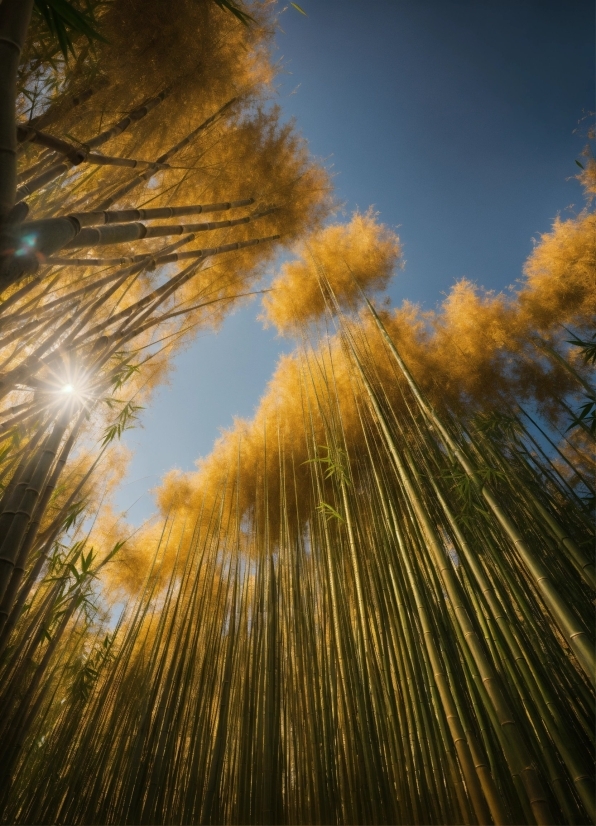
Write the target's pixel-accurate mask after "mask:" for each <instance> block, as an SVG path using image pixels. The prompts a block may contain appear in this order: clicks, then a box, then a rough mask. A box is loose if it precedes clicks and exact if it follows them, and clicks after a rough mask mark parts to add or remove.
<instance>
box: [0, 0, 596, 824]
mask: <svg viewBox="0 0 596 826" xmlns="http://www.w3.org/2000/svg"><path fill="white" fill-rule="evenodd" d="M366 5H367V4H362V14H366V10H365V6H366ZM562 5H564V4H562ZM166 6H167V7H168V9H169V11H168V14H167V15H165V16H164V13H163V12H164V8H165V7H166ZM282 11H284V13H285V14H287V15H295V17H296V20H297V21H300V20H301V19H302V15H305V14H306V11H305V10H304V9H303V8H302V7H301V6H299V5H297V4H293V3H292V4H290V5H289V7H288V8H287V10H284V9H282V7H281V6H280V5H279V4H278V3H276V2H274V0H250V2H249V0H247V2H244V3H241V2H239V0H238V2H236V0H234V2H232V0H169V2H168V3H165V2H159V0H143V2H141V0H1V2H0V293H1V295H0V399H1V404H0V675H1V678H0V707H1V713H0V755H1V757H0V822H2V823H6V824H99V825H100V826H101V825H102V824H180V825H181V826H183V824H265V825H266V824H288V826H289V825H290V824H338V826H339V825H343V824H346V825H347V824H404V825H405V826H407V824H438V825H439V826H440V824H495V826H497V824H511V826H515V824H532V825H533V824H537V825H538V826H541V825H542V824H591V823H596V806H595V766H594V758H595V753H594V745H595V732H596V720H595V708H596V706H595V696H594V688H595V676H596V675H595V635H594V630H595V622H594V606H595V604H596V599H595V597H596V594H595V593H594V591H595V589H596V570H595V564H594V563H595V544H594V533H595V530H594V508H595V498H594V497H595V493H594V490H595V476H594V464H595V462H594V455H595V454H594V440H595V437H596V382H595V373H594V369H595V367H596V326H595V318H596V213H595V212H594V207H593V204H594V198H595V197H596V160H594V157H593V155H592V154H591V151H592V150H591V149H590V141H593V139H594V132H593V128H588V127H587V128H586V132H585V141H584V144H585V145H586V148H585V150H584V154H583V155H582V156H581V158H580V160H578V161H577V166H575V167H574V171H573V172H572V173H571V174H572V175H574V176H575V177H576V178H577V179H578V181H579V184H580V185H581V187H582V196H581V197H582V198H583V202H582V203H581V204H580V205H579V207H576V209H575V211H574V212H573V213H569V212H567V213H561V214H560V215H559V217H556V218H554V219H553V220H552V223H551V225H550V227H549V229H548V230H547V231H545V232H543V233H541V235H540V236H539V237H538V238H537V239H536V242H535V244H534V246H533V248H532V251H531V252H530V254H529V256H528V257H527V259H526V261H525V263H524V264H523V272H522V271H521V270H520V272H519V273H514V274H513V275H512V276H511V280H513V279H515V278H518V280H517V282H516V284H515V286H514V287H513V288H512V289H511V290H510V291H509V292H498V291H494V290H493V291H491V290H483V289H482V288H481V287H479V286H478V285H477V284H476V283H475V282H473V281H472V280H470V279H467V278H464V279H460V280H458V281H457V283H455V284H453V286H452V287H451V289H450V291H449V292H448V293H447V294H445V295H444V296H443V298H442V300H441V302H440V304H438V305H437V306H436V307H435V309H427V308H426V309H425V308H424V307H421V306H420V305H418V304H415V303H413V302H410V301H403V302H401V303H400V304H398V305H395V306H393V305H392V304H391V302H390V301H389V300H388V299H387V298H386V291H387V290H388V289H389V288H390V286H391V284H392V283H393V279H394V277H395V276H396V274H397V273H398V272H400V271H401V270H402V269H403V268H404V266H405V252H404V245H403V242H402V240H400V237H399V235H398V234H397V232H396V230H395V228H393V227H391V226H390V225H389V224H388V223H386V222H384V220H383V216H382V215H381V214H379V213H377V212H376V211H375V210H374V209H372V208H370V209H367V208H366V207H365V208H362V209H358V210H354V211H350V212H349V213H347V212H345V211H344V212H343V213H342V211H341V209H340V206H341V205H340V204H339V199H338V197H337V195H336V193H335V190H334V187H335V182H334V174H333V173H332V171H331V169H330V166H329V164H327V163H326V162H324V161H321V160H318V159H317V158H316V157H315V156H314V155H313V154H312V153H311V152H310V150H309V147H308V144H307V142H306V139H305V138H304V137H303V136H302V133H301V131H300V124H299V123H295V122H293V121H292V120H291V119H290V118H287V117H285V116H284V112H283V109H282V107H281V106H280V105H279V104H278V103H277V102H276V98H275V94H274V91H273V90H274V88H275V77H276V74H277V73H278V71H279V65H278V61H277V59H276V57H275V52H274V49H273V44H274V39H275V34H276V30H277V27H278V26H279V25H280V23H279V18H280V15H281V12H282ZM307 11H308V10H307ZM282 22H283V21H282ZM579 114H580V113H578V117H579ZM573 127H574V124H573V123H570V124H569V131H570V132H571V130H572V129H573ZM573 160H574V159H573V158H571V159H570V163H573ZM404 162H405V161H404ZM575 185H577V184H575ZM565 206H566V204H564V203H561V204H560V209H561V210H563V209H564V208H565ZM528 242H529V239H528ZM268 273H269V274H271V275H270V276H269V277H268V276H267V274H268ZM267 277H268V280H267ZM253 296H257V298H256V299H254V300H255V301H256V303H254V304H251V306H253V307H256V306H257V305H258V307H259V308H260V309H257V310H256V311H255V314H258V313H260V314H261V315H260V318H261V321H262V323H263V324H264V325H265V326H268V327H269V328H270V329H271V330H272V331H274V332H275V333H276V334H279V336H283V337H285V340H286V342H288V348H287V350H286V352H285V353H284V354H283V355H282V356H281V357H280V358H279V360H278V362H277V366H276V368H275V371H274V373H273V375H272V377H271V378H270V381H269V383H268V385H267V387H266V389H265V392H264V394H263V395H262V397H261V399H260V401H259V403H258V406H257V408H256V410H255V412H254V415H253V416H252V417H249V418H237V419H235V421H234V424H233V426H231V427H229V428H227V429H225V430H224V431H223V432H222V433H221V436H220V437H219V438H218V439H217V441H216V442H215V445H214V446H213V449H212V450H211V452H210V453H209V455H207V456H206V457H203V458H202V459H201V460H200V461H199V462H198V463H197V465H196V468H195V470H191V471H188V470H186V471H184V470H180V469H176V468H175V467H173V466H174V462H172V463H171V465H170V467H172V469H171V470H169V472H167V473H166V474H165V475H164V476H163V478H161V480H160V482H159V485H158V486H157V488H156V489H155V491H154V496H155V499H156V509H157V513H156V515H155V516H154V517H153V518H151V519H148V520H146V521H145V522H143V524H141V525H139V526H131V525H130V524H129V523H127V521H126V518H125V517H124V516H123V515H122V514H119V513H118V511H117V508H116V506H115V505H114V504H113V495H114V492H115V491H116V490H117V489H118V486H119V485H120V484H121V482H122V479H123V474H124V471H123V468H124V467H125V464H126V462H125V459H124V453H125V448H124V445H123V439H122V437H123V434H125V432H128V431H129V429H130V428H132V427H134V426H135V424H136V423H137V422H138V418H139V415H140V411H141V410H142V409H143V408H144V407H147V406H149V407H150V406H151V403H152V401H151V400H152V394H154V393H155V391H156V389H157V388H159V387H160V386H163V384H164V382H165V381H166V380H167V377H168V375H169V373H168V371H169V368H170V365H171V364H172V362H173V359H174V358H176V356H177V354H178V353H181V352H182V351H183V350H184V349H185V348H187V347H188V346H189V345H190V343H191V342H192V341H193V340H194V339H195V338H196V336H197V335H199V334H201V333H204V334H208V333H209V334H210V333H211V332H212V331H213V330H216V329H217V328H218V326H219V325H221V324H222V323H223V322H224V319H225V318H226V317H227V316H228V315H229V314H231V313H232V312H234V311H235V310H236V309H237V307H239V306H244V304H246V303H247V302H249V301H250V299H251V297H253ZM240 346H241V345H240ZM225 381H226V378H225V376H223V377H222V382H225ZM195 416H196V418H197V419H200V417H201V411H200V409H199V410H198V411H196V412H195ZM167 438H168V436H167V434H166V433H164V434H163V440H164V442H165V444H166V447H167ZM193 458H197V457H193Z"/></svg>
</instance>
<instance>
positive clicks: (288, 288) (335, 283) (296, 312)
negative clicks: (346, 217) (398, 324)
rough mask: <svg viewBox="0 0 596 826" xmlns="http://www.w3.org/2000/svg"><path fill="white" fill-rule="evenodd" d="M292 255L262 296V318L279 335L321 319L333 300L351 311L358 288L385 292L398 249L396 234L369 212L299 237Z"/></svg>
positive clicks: (356, 304)
mask: <svg viewBox="0 0 596 826" xmlns="http://www.w3.org/2000/svg"><path fill="white" fill-rule="evenodd" d="M296 254H297V256H298V259H297V260H295V261H289V262H287V263H285V264H283V265H282V267H281V271H280V274H279V275H278V276H277V278H276V279H275V280H274V281H273V284H272V289H273V292H271V293H270V294H268V295H267V296H266V297H265V299H264V300H263V307H264V318H265V320H266V321H267V322H268V323H270V324H273V325H274V326H275V327H276V328H277V330H278V331H279V332H280V333H282V334H283V333H288V332H291V331H292V330H295V329H296V327H300V326H301V325H303V324H308V323H310V322H312V321H315V320H317V319H319V318H320V317H321V316H323V315H324V314H325V310H326V308H329V307H330V306H333V305H334V303H335V302H337V304H338V305H339V306H340V307H341V308H342V309H344V310H354V309H356V308H357V307H359V306H360V305H361V304H362V292H361V291H363V292H365V293H366V294H369V295H370V294H371V293H373V292H377V291H380V290H384V289H385V288H386V287H387V286H388V284H389V281H390V279H391V277H392V276H393V274H394V271H395V267H396V265H397V263H398V261H399V259H400V256H401V247H400V243H399V239H398V237H397V236H396V235H395V233H394V232H393V231H392V230H390V229H389V228H388V227H386V226H384V225H383V224H379V223H378V222H377V216H376V215H375V214H374V213H373V212H372V211H371V210H369V211H368V212H366V213H365V214H361V213H358V212H357V213H355V214H354V216H353V217H352V220H351V221H350V222H349V223H348V224H333V225H332V226H329V227H326V228H325V229H323V230H321V231H319V232H317V233H315V234H313V235H312V236H311V237H310V238H308V240H306V241H301V242H300V243H299V245H298V247H297V249H296ZM323 274H324V278H323V279H322V278H321V276H322V275H323ZM323 281H325V285H324V284H323Z"/></svg>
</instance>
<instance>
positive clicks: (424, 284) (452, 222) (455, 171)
mask: <svg viewBox="0 0 596 826" xmlns="http://www.w3.org/2000/svg"><path fill="white" fill-rule="evenodd" d="M300 6H301V7H302V8H303V9H304V10H305V11H306V12H307V14H308V17H304V16H303V15H301V14H299V13H298V12H297V11H295V10H294V9H292V8H288V9H287V10H286V12H285V13H284V14H283V16H282V18H281V25H282V28H283V31H282V32H279V34H278V36H277V46H278V57H279V58H280V60H281V61H282V65H283V67H284V68H283V70H282V73H281V74H280V76H279V78H278V87H279V98H278V102H279V103H280V105H281V106H282V108H283V111H284V116H287V117H292V116H293V117H295V118H296V120H297V122H298V126H299V128H300V131H301V132H302V133H303V134H304V135H305V137H306V138H307V139H308V141H309V144H310V148H311V151H312V153H313V154H314V155H316V156H317V157H319V158H321V159H324V160H325V162H326V164H327V166H328V167H330V168H332V171H333V173H334V175H335V185H336V190H337V194H338V196H339V199H340V200H341V201H342V203H344V205H345V216H346V217H348V216H349V215H350V214H351V212H352V211H353V210H354V209H356V208H359V209H361V210H365V209H367V208H368V207H369V206H370V205H374V207H375V209H377V210H378V211H379V212H380V217H381V220H382V221H383V222H385V223H386V224H389V225H390V226H392V227H396V228H397V231H398V234H399V236H400V238H401V241H402V243H403V246H404V255H405V259H406V267H405V270H404V271H403V272H401V273H400V274H399V276H398V277H397V279H396V280H395V284H394V286H393V287H392V289H391V296H392V299H393V301H394V303H399V302H400V301H402V300H403V299H404V298H407V299H409V300H411V301H415V302H418V303H420V304H422V305H424V306H426V307H428V308H432V307H435V306H436V305H437V303H438V302H440V301H441V298H442V296H443V294H444V293H446V292H447V291H448V290H449V288H450V287H451V285H452V284H453V283H454V282H455V281H456V280H458V279H459V278H461V277H463V276H466V277H468V278H470V279H472V280H474V281H476V282H477V283H479V284H481V285H483V286H484V287H486V288H488V289H496V290H499V289H504V288H506V287H507V286H508V285H511V284H514V283H515V281H516V280H517V279H518V278H519V277H520V276H521V267H522V265H523V262H524V260H525V258H526V257H527V255H528V253H529V252H530V251H531V248H532V238H536V237H537V236H538V235H539V234H540V233H541V232H545V231H547V230H548V229H549V227H550V224H551V222H552V219H553V218H554V217H555V216H556V215H557V214H558V213H560V214H561V215H563V216H565V215H567V214H571V212H573V211H574V210H578V209H580V208H581V207H582V204H583V199H582V194H581V191H580V188H579V185H578V184H577V182H576V181H575V180H574V177H573V176H574V175H575V173H576V172H577V171H578V170H577V167H576V165H575V159H576V158H579V155H580V152H581V149H582V147H583V145H584V144H585V142H586V141H585V133H586V131H587V125H588V121H585V120H584V121H583V122H582V119H583V118H584V117H585V116H586V115H587V114H588V113H589V112H590V111H592V112H593V111H594V109H596V103H595V86H594V3H593V2H592V1H591V0H301V2H300ZM257 314H258V305H257V304H252V305H251V306H249V307H247V308H245V309H243V310H242V311H240V312H238V313H236V314H235V315H233V316H231V317H230V318H229V319H228V320H227V322H226V323H225V324H224V326H223V328H222V329H221V331H220V332H219V333H218V334H217V335H203V336H201V337H200V338H198V339H197V340H196V342H195V343H194V344H193V345H192V346H191V347H190V348H188V349H187V350H186V351H185V352H183V353H181V354H180V355H179V356H178V358H177V359H176V362H175V370H174V372H173V373H172V376H171V381H170V384H169V386H166V387H163V388H161V389H160V390H158V392H157V393H156V394H155V396H154V398H153V402H152V404H151V407H150V408H149V409H147V410H146V411H144V412H143V413H142V415H141V422H142V425H143V427H142V428H136V429H135V430H134V431H130V432H128V433H127V434H125V437H124V442H125V443H126V444H127V445H128V446H129V447H130V448H132V449H133V450H134V451H135V454H134V458H133V461H132V464H131V467H130V471H129V474H128V477H127V479H126V480H125V485H124V486H123V487H122V488H121V489H120V491H119V492H118V495H117V499H116V506H117V508H118V509H121V510H127V509H129V510H128V518H129V519H130V521H131V522H133V523H136V524H138V523H139V522H140V521H142V520H143V519H145V518H146V517H147V516H149V515H150V514H151V512H152V510H153V502H152V498H151V494H150V489H151V488H152V487H154V486H155V485H156V484H158V482H159V479H160V477H161V475H162V474H163V473H165V472H166V471H167V470H169V469H170V468H172V467H179V468H182V469H183V470H191V469H192V468H193V467H194V463H195V460H196V459H197V458H198V457H199V456H201V455H205V454H207V453H209V451H210V449H211V446H212V445H213V442H214V440H215V439H216V438H217V435H218V433H219V430H220V429H221V428H225V427H228V426H229V425H231V423H232V419H233V417H234V416H235V415H239V416H244V417H250V416H251V415H252V414H253V412H254V409H255V406H256V405H257V403H258V400H259V398H260V396H261V395H262V393H263V390H264V388H265V386H266V384H267V381H268V379H269V377H270V376H271V373H272V372H273V369H274V367H275V363H276V361H277V358H278V355H279V353H280V352H282V351H283V350H285V351H288V350H289V349H291V343H290V342H287V341H283V340H280V339H277V338H276V337H275V334H274V333H273V332H272V331H271V330H263V329H262V327H261V325H260V323H259V322H258V321H257V320H256V316H257ZM133 503H134V504H133Z"/></svg>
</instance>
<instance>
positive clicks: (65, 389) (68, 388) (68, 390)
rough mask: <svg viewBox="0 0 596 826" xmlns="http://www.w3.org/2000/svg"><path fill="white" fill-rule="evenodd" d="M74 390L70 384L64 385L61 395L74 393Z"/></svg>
mask: <svg viewBox="0 0 596 826" xmlns="http://www.w3.org/2000/svg"><path fill="white" fill-rule="evenodd" d="M74 391H75V389H74V387H73V386H72V384H65V385H64V387H63V388H62V392H63V393H74Z"/></svg>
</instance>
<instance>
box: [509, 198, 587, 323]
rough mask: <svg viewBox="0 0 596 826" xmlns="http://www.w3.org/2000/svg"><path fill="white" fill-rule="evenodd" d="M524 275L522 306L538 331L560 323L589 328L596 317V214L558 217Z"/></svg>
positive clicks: (529, 320)
mask: <svg viewBox="0 0 596 826" xmlns="http://www.w3.org/2000/svg"><path fill="white" fill-rule="evenodd" d="M524 274H525V276H526V283H525V285H524V286H523V288H522V290H521V292H520V295H519V302H520V309H521V313H522V317H525V318H527V323H528V324H533V325H534V326H535V328H536V329H540V330H544V329H546V328H548V327H550V326H551V325H553V324H556V323H559V324H564V323H566V322H569V323H575V324H580V325H583V324H590V323H591V322H592V321H593V319H594V316H595V315H596V215H595V214H594V213H583V214H581V215H579V216H578V217H577V218H573V219H568V220H567V221H562V220H561V219H559V218H557V219H556V220H555V222H554V225H553V228H552V230H551V232H549V233H545V234H544V235H542V237H541V239H540V242H539V243H538V244H537V246H536V247H535V249H534V251H533V252H532V254H531V255H530V257H529V258H528V260H527V262H526V265H525V267H524Z"/></svg>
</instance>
